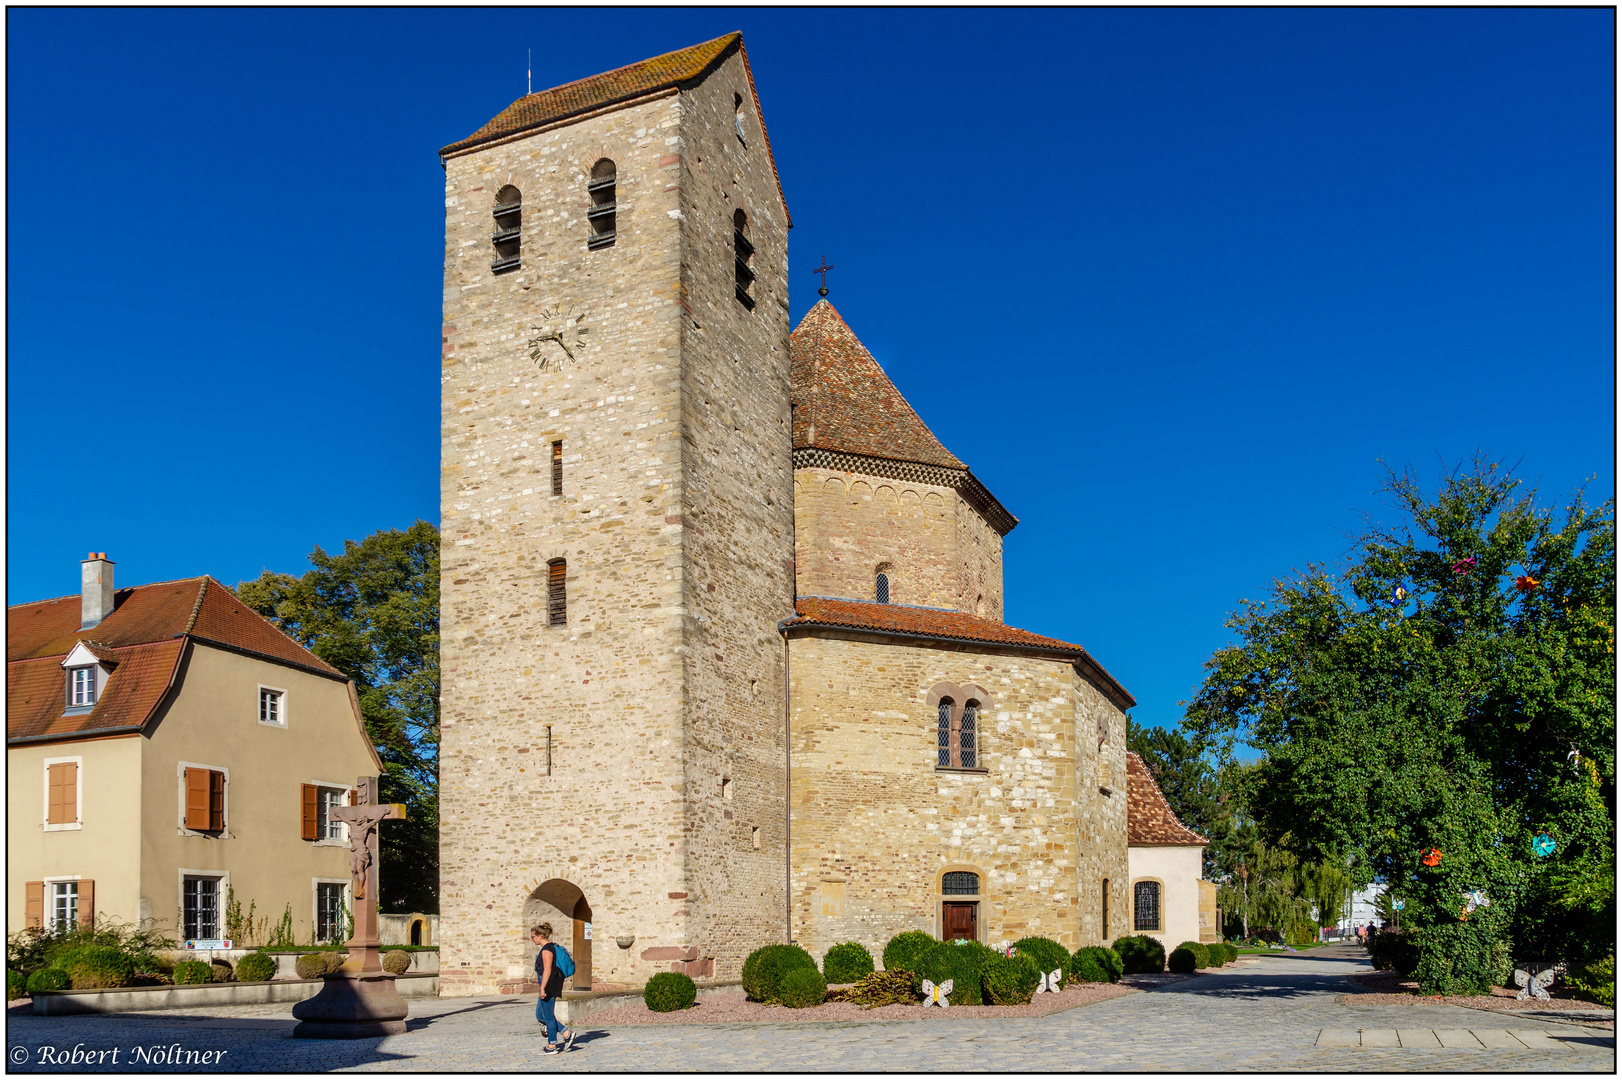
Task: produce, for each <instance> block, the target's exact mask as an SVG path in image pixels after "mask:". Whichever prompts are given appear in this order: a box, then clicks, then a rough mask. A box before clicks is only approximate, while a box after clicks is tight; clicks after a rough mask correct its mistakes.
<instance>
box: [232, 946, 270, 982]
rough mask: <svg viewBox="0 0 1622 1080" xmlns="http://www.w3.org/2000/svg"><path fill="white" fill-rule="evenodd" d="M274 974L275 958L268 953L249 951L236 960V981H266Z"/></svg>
mask: <svg viewBox="0 0 1622 1080" xmlns="http://www.w3.org/2000/svg"><path fill="white" fill-rule="evenodd" d="M275 974H276V958H275V957H274V956H271V955H270V954H269V953H262V952H254V953H249V954H248V955H247V956H244V957H243V958H242V959H241V960H238V961H237V981H238V982H268V981H270V978H271V976H273V975H275Z"/></svg>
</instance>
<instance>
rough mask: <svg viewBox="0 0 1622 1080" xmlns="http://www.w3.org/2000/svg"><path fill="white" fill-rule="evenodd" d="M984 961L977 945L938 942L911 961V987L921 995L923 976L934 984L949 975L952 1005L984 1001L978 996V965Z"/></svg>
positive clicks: (976, 1003) (991, 952) (987, 950)
mask: <svg viewBox="0 0 1622 1080" xmlns="http://www.w3.org/2000/svg"><path fill="white" fill-rule="evenodd" d="M975 944H978V942H976V943H975ZM981 948H982V949H985V952H986V953H989V954H991V955H992V956H1000V955H1001V954H1000V953H998V952H997V951H996V950H995V949H986V948H985V946H981ZM985 961H986V957H985V956H984V955H983V954H982V953H981V952H980V950H979V949H975V948H972V947H971V946H969V945H958V944H956V943H954V942H949V941H943V942H939V943H937V944H936V945H935V947H934V948H932V949H930V950H929V951H928V952H926V953H924V954H923V955H922V956H920V957H918V959H917V960H915V961H914V962H913V972H912V988H913V991H914V992H915V993H917V994H919V995H922V994H923V992H924V991H923V985H924V980H925V979H928V980H929V981H930V982H932V983H934V984H935V985H936V986H939V985H941V984H942V983H944V982H945V981H946V980H947V979H951V980H952V993H951V994H950V995H949V997H948V1000H949V1001H950V1002H951V1003H952V1004H953V1005H980V1004H983V1003H984V1002H983V1000H982V998H981V996H980V969H981V967H982V966H983V965H984V963H985Z"/></svg>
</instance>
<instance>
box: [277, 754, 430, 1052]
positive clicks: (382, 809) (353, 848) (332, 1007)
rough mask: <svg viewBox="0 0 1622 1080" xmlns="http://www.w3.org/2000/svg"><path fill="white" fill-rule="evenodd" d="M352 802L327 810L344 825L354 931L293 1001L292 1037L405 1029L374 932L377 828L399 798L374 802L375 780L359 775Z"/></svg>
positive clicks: (398, 811)
mask: <svg viewBox="0 0 1622 1080" xmlns="http://www.w3.org/2000/svg"><path fill="white" fill-rule="evenodd" d="M356 790H357V794H358V796H359V800H358V803H357V805H355V806H338V807H334V808H333V809H332V816H333V817H335V818H337V819H338V820H339V821H342V822H343V823H344V824H345V825H348V826H349V878H350V893H351V896H352V898H353V900H354V904H355V908H354V911H355V931H354V934H353V935H352V936H351V937H350V939H349V945H348V949H349V959H348V960H346V961H345V962H344V966H343V967H341V968H339V969H338V970H337V971H335V972H333V973H332V974H330V975H323V976H322V979H323V980H325V982H326V985H325V986H323V987H322V988H321V992H320V993H319V994H317V995H316V996H315V997H313V998H310V999H309V1000H308V1001H301V1002H299V1003H298V1004H297V1005H294V1006H293V1016H294V1017H295V1018H297V1019H298V1020H299V1021H300V1023H299V1025H298V1027H296V1028H294V1029H293V1037H294V1038H295V1039H370V1038H377V1037H378V1036H381V1035H399V1034H402V1033H404V1031H405V1029H406V1024H405V1018H406V1012H407V1011H408V1006H407V1005H406V1002H405V999H404V998H402V997H401V996H400V992H399V991H398V990H397V989H395V985H394V975H393V974H391V973H390V972H387V971H384V970H383V965H382V963H381V949H380V946H381V945H382V942H380V941H379V940H378V938H377V828H378V825H379V824H380V823H381V822H383V821H387V820H390V819H398V818H403V817H405V807H403V806H401V805H400V804H399V803H390V804H388V805H386V806H384V805H379V804H378V802H377V781H376V779H375V778H374V777H370V776H363V777H361V778H360V780H359V781H358V782H357V784H356Z"/></svg>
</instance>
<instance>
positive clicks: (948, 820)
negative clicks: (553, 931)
mask: <svg viewBox="0 0 1622 1080" xmlns="http://www.w3.org/2000/svg"><path fill="white" fill-rule="evenodd" d="M440 153H441V160H442V163H443V165H444V168H445V208H446V211H445V213H446V216H445V282H444V333H443V360H442V369H441V370H442V386H443V395H442V437H443V444H442V445H443V451H442V489H441V490H442V507H441V513H442V523H441V529H442V536H443V544H444V548H443V556H442V558H443V562H442V578H441V580H442V585H441V590H442V593H441V602H442V608H441V610H442V615H441V618H442V623H441V635H442V671H443V684H442V694H441V706H442V724H443V729H442V738H443V741H442V753H441V792H442V795H441V798H442V804H441V820H442V831H441V867H442V869H441V875H442V881H441V896H442V904H443V907H442V909H441V921H440V937H439V941H440V945H441V950H442V951H441V969H440V972H441V981H442V987H443V989H442V993H445V994H447V995H458V994H478V993H489V992H492V991H497V990H501V989H507V990H516V989H521V988H522V987H523V986H524V984H525V983H526V982H527V981H528V980H529V978H531V975H530V961H531V957H532V955H533V946H532V945H531V944H530V942H529V939H528V936H527V933H526V929H527V927H528V926H529V925H530V924H531V923H533V922H536V921H540V920H542V919H547V920H549V921H551V922H552V923H553V925H554V926H555V927H557V928H558V931H559V934H558V936H559V939H560V940H562V941H563V942H564V943H565V944H566V945H568V946H569V947H570V948H571V951H572V952H573V953H574V954H575V957H576V961H577V972H576V975H575V977H574V985H575V987H577V988H581V989H584V988H587V987H592V988H596V989H603V988H605V987H613V986H622V985H623V986H635V985H639V984H641V983H642V982H644V981H645V980H646V979H647V978H648V977H649V976H650V975H652V974H653V973H655V972H657V971H663V970H671V969H675V970H680V971H685V972H687V973H689V974H691V975H693V976H695V977H701V978H716V979H727V978H732V979H735V978H737V976H738V972H739V969H740V967H741V965H742V962H743V959H744V958H745V957H746V956H747V955H748V953H749V952H750V951H751V950H753V949H754V948H756V947H758V946H760V945H762V944H766V943H768V942H773V941H783V940H785V939H792V940H795V941H798V942H800V943H801V944H802V945H804V946H805V947H806V948H807V949H808V950H810V951H811V953H812V954H813V955H816V956H819V957H820V956H821V954H822V953H823V952H824V951H825V950H826V949H827V948H828V947H829V946H831V945H833V944H835V943H837V942H841V941H848V940H854V941H860V942H863V943H864V944H866V945H867V947H868V948H869V949H870V950H872V951H873V952H874V953H875V955H877V954H878V952H879V951H880V950H882V947H883V945H884V943H885V942H886V941H887V940H888V939H889V938H890V937H891V936H892V935H894V934H896V933H898V932H900V931H902V930H908V929H919V930H924V931H927V932H929V933H931V934H935V935H939V936H942V937H972V938H978V939H981V940H984V941H987V942H990V943H998V942H1004V941H1014V940H1017V939H1019V938H1021V937H1024V936H1027V935H1031V934H1042V935H1046V936H1050V937H1052V938H1054V939H1056V940H1058V941H1059V942H1061V943H1063V944H1064V945H1065V946H1066V947H1068V948H1072V949H1074V948H1077V947H1079V946H1081V945H1083V944H1091V943H1100V942H1108V941H1110V940H1112V939H1113V938H1115V937H1118V936H1120V935H1121V934H1123V933H1130V932H1131V930H1130V929H1129V919H1130V912H1129V910H1128V903H1129V897H1130V896H1131V894H1132V892H1131V883H1130V881H1129V877H1128V863H1127V849H1128V842H1127V817H1128V806H1127V804H1128V796H1127V787H1128V780H1127V755H1126V746H1125V744H1126V731H1125V724H1126V722H1125V711H1126V710H1127V709H1129V708H1131V707H1132V705H1133V704H1134V701H1133V698H1132V696H1131V695H1130V694H1129V693H1128V692H1127V691H1126V690H1125V688H1123V687H1122V686H1121V685H1120V684H1119V683H1118V682H1116V681H1115V679H1113V678H1112V677H1111V676H1110V675H1109V673H1108V672H1107V671H1105V670H1104V668H1103V667H1102V666H1101V665H1100V664H1099V663H1098V662H1097V661H1096V660H1095V659H1094V658H1093V657H1092V656H1091V655H1090V654H1089V653H1088V651H1087V650H1085V649H1083V648H1082V647H1081V646H1079V645H1075V644H1071V643H1069V642H1065V641H1060V640H1057V639H1054V638H1050V637H1044V636H1042V635H1039V634H1035V633H1031V632H1028V631H1025V630H1019V629H1016V628H1014V627H1011V626H1007V625H1006V624H1004V622H1003V589H1002V556H1003V538H1004V537H1005V536H1006V535H1007V534H1008V533H1009V531H1010V530H1012V529H1013V528H1014V526H1015V524H1016V523H1017V522H1016V519H1015V518H1014V516H1013V515H1012V514H1011V513H1009V511H1008V510H1007V509H1006V508H1004V506H1003V505H1002V503H1000V502H999V501H998V500H997V498H996V496H994V495H993V494H992V493H991V492H990V491H989V490H988V489H987V488H986V486H985V485H984V484H983V483H982V482H981V481H980V480H979V479H978V478H977V477H976V476H975V475H974V473H973V472H972V471H971V470H970V469H969V467H968V466H967V465H966V464H965V463H964V462H963V461H962V460H960V459H959V458H958V457H957V456H956V455H954V454H953V453H952V451H951V450H949V449H947V448H946V447H945V446H944V445H942V443H941V442H940V440H939V439H937V438H936V437H935V436H934V434H933V433H932V432H931V431H930V429H929V427H928V426H927V425H926V424H925V423H924V421H923V420H922V419H921V418H920V417H919V416H918V414H917V413H916V412H915V411H914V410H913V409H912V407H911V406H910V405H909V404H908V403H907V401H906V399H905V398H904V397H902V395H901V393H900V392H899V391H898V390H897V388H896V387H895V385H894V384H893V383H892V382H891V380H890V379H889V378H888V377H887V376H886V375H885V373H884V371H883V370H882V369H881V368H880V366H879V365H878V363H877V362H876V361H875V360H874V358H873V357H872V355H871V354H870V353H869V352H868V351H867V349H865V348H864V347H863V346H862V344H861V342H860V341H859V340H858V339H857V337H856V335H855V334H854V333H853V332H852V330H851V329H850V327H849V326H847V325H846V323H845V321H844V320H843V319H842V318H841V317H840V315H839V313H838V312H837V311H836V310H835V309H834V307H833V306H832V305H831V304H830V303H828V301H827V300H826V299H825V298H824V299H823V300H821V301H820V302H819V303H817V304H816V306H815V307H813V308H812V309H811V310H810V311H809V312H808V313H807V314H806V315H805V317H804V318H803V319H802V320H801V321H800V323H799V325H798V327H796V328H794V329H793V330H792V332H791V331H790V326H789V317H788V316H789V299H788V265H787V239H788V229H789V228H790V226H791V219H790V217H789V211H788V207H787V205H786V203H785V201H784V198H783V192H782V187H781V184H780V182H779V180H778V176H777V168H776V164H775V161H774V160H773V157H772V152H771V144H770V141H769V139H768V138H767V134H766V127H765V124H764V121H763V119H762V116H761V111H760V101H759V99H758V97H757V95H756V92H755V85H754V80H753V77H752V75H751V73H750V69H749V63H748V57H747V54H746V52H745V50H744V45H743V41H742V38H741V36H740V35H738V34H729V35H727V36H725V37H722V38H717V39H716V40H714V41H709V42H705V43H703V44H700V45H695V46H693V47H691V48H687V49H683V50H680V51H678V52H674V53H670V54H667V55H665V56H660V57H656V58H654V59H651V60H646V61H643V62H641V63H638V64H632V65H630V66H628V67H625V68H620V69H618V70H616V71H611V72H607V73H605V74H602V75H597V76H593V77H591V78H588V79H583V80H580V81H579V82H575V83H570V84H567V85H565V86H561V87H557V88H555V89H551V90H547V91H543V92H541V93H536V94H530V95H527V96H525V97H523V98H520V99H519V100H518V101H516V102H514V103H513V104H512V105H511V106H509V107H508V108H507V109H505V110H504V111H503V112H501V113H500V114H499V115H498V116H496V117H495V118H494V119H493V120H491V121H490V122H489V123H487V124H485V125H484V127H482V128H480V129H479V130H478V131H477V132H475V133H474V134H473V135H471V136H469V137H468V138H466V139H463V140H461V141H460V142H457V143H453V144H452V145H450V146H447V147H445V148H444V149H443V150H442V151H441V152H440ZM822 291H823V295H824V297H826V289H824V290H822Z"/></svg>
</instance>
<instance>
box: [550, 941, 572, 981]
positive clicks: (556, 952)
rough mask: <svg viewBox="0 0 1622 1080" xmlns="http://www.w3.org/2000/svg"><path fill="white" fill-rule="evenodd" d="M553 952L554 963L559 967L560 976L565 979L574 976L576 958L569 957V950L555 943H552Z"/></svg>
mask: <svg viewBox="0 0 1622 1080" xmlns="http://www.w3.org/2000/svg"><path fill="white" fill-rule="evenodd" d="M552 950H553V954H552V963H553V964H554V965H555V966H556V967H557V969H558V974H559V975H562V976H563V977H564V978H568V977H569V976H570V975H573V974H574V957H572V956H570V955H569V950H568V949H565V948H564V947H563V946H562V945H559V944H558V943H557V942H555V941H554V942H553V943H552Z"/></svg>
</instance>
